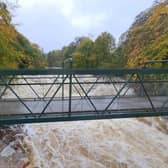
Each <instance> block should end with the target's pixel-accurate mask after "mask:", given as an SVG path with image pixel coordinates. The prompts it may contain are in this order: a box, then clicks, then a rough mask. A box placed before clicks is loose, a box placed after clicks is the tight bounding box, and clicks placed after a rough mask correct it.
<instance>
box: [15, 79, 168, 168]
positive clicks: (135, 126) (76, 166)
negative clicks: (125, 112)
mask: <svg viewBox="0 0 168 168" xmlns="http://www.w3.org/2000/svg"><path fill="white" fill-rule="evenodd" d="M88 80H89V79H88ZM36 87H39V88H36V89H39V91H38V92H39V94H40V93H41V94H44V92H43V91H44V90H46V89H45V88H44V87H43V88H41V87H40V86H36ZM117 87H121V86H117ZM23 89H24V88H23V87H20V88H18V90H17V92H18V93H19V92H21V94H22V96H25V95H24V94H26V96H27V95H30V96H31V94H32V93H30V92H28V93H26V92H25V91H24V92H23ZM65 89H66V91H65V92H68V88H65ZM24 90H25V89H24ZM109 90H110V92H115V90H114V88H113V89H112V88H111V87H110V86H109V87H107V86H104V87H103V85H102V86H101V87H100V86H96V87H95V88H94V90H93V92H94V93H93V92H92V93H93V94H95V93H98V94H103V93H104V94H106V93H108V92H109ZM51 92H52V91H51ZM23 93H24V94H23ZM66 94H67V93H66ZM74 94H75V93H74ZM129 94H134V91H133V89H131V90H130V92H129ZM158 128H159V127H155V123H154V124H152V120H150V119H144V121H143V122H142V121H140V120H138V119H123V120H103V121H78V122H66V123H65V122H62V123H52V124H31V125H25V130H26V131H27V133H28V137H27V138H26V139H25V141H26V143H27V145H28V146H29V148H30V149H31V151H32V153H31V159H32V162H33V164H34V167H38V168H128V167H129V168H150V167H151V168H166V167H168V135H167V132H166V131H165V132H163V131H161V129H160V128H159V129H158Z"/></svg>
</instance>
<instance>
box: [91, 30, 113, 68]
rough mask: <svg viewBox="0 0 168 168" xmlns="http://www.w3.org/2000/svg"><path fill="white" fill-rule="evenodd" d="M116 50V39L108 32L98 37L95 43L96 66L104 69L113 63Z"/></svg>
mask: <svg viewBox="0 0 168 168" xmlns="http://www.w3.org/2000/svg"><path fill="white" fill-rule="evenodd" d="M114 49H115V39H114V37H113V36H112V35H111V34H110V33H107V32H104V33H102V34H101V35H100V36H98V37H97V39H96V40H95V43H94V54H95V55H96V66H97V67H104V66H105V64H109V63H110V62H111V61H112V53H113V51H114Z"/></svg>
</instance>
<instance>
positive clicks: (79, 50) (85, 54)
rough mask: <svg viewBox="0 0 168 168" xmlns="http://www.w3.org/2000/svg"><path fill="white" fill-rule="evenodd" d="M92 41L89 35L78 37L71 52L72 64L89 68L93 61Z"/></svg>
mask: <svg viewBox="0 0 168 168" xmlns="http://www.w3.org/2000/svg"><path fill="white" fill-rule="evenodd" d="M93 44H94V43H93V41H92V40H91V39H90V38H89V37H83V38H80V41H79V43H78V46H77V47H76V50H75V52H74V53H73V66H74V67H78V68H79V67H80V68H90V67H93V66H94V62H93V60H92V59H93V55H92V54H93Z"/></svg>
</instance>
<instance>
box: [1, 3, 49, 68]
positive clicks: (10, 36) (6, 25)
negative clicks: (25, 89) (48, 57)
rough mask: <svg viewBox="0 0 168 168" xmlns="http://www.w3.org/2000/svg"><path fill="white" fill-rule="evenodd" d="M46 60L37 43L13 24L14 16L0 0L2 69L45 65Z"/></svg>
mask: <svg viewBox="0 0 168 168" xmlns="http://www.w3.org/2000/svg"><path fill="white" fill-rule="evenodd" d="M45 65H46V61H45V59H44V57H43V54H42V51H41V50H40V48H39V46H38V45H37V44H33V43H31V42H29V40H28V39H27V38H26V37H24V36H23V35H22V34H21V33H19V32H18V31H17V30H16V28H15V26H14V25H13V24H12V16H11V13H10V12H9V10H8V7H7V5H6V4H5V3H3V2H1V1H0V69H4V68H10V69H17V68H33V67H44V66H45Z"/></svg>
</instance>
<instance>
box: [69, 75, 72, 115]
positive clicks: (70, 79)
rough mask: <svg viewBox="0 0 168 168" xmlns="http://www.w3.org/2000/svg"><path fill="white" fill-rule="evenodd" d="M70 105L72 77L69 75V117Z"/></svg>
mask: <svg viewBox="0 0 168 168" xmlns="http://www.w3.org/2000/svg"><path fill="white" fill-rule="evenodd" d="M71 105H72V75H71V74H70V75H69V116H71V110H72V108H71Z"/></svg>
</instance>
